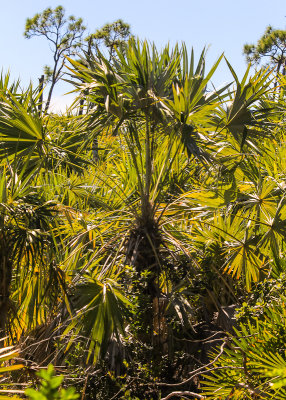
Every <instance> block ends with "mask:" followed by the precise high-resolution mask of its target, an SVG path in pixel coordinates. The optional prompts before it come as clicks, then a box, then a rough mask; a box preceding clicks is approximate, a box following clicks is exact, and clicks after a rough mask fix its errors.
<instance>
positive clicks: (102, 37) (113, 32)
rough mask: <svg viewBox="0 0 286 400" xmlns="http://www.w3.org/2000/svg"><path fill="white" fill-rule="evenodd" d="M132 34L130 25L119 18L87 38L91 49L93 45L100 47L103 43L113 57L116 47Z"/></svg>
mask: <svg viewBox="0 0 286 400" xmlns="http://www.w3.org/2000/svg"><path fill="white" fill-rule="evenodd" d="M129 36H130V25H129V24H127V23H126V22H124V21H122V19H118V20H117V21H114V22H112V23H111V24H105V25H104V26H103V27H102V28H100V29H98V30H97V31H96V32H95V33H93V34H91V35H89V36H88V37H87V38H86V39H85V40H86V41H87V42H88V45H89V50H91V48H92V47H95V48H98V47H99V48H100V47H101V45H102V44H103V45H104V46H105V47H106V48H107V49H108V51H109V57H110V58H112V56H113V55H114V51H115V48H116V47H119V46H120V45H122V44H123V43H124V42H125V41H126V40H127V39H128V38H129Z"/></svg>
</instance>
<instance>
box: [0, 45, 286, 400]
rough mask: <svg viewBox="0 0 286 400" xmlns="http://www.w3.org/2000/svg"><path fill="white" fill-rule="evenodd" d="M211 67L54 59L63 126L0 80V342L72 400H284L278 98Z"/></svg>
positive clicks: (259, 82) (140, 59) (178, 57)
mask: <svg viewBox="0 0 286 400" xmlns="http://www.w3.org/2000/svg"><path fill="white" fill-rule="evenodd" d="M220 62H223V60H222V57H220V58H219V60H218V61H217V63H215V65H214V66H213V67H212V68H211V69H210V71H209V72H207V73H205V52H204V51H203V52H202V54H201V56H200V58H199V61H198V63H197V64H195V61H194V55H193V53H192V54H191V56H190V57H188V54H187V51H186V48H185V47H184V46H182V47H181V48H179V47H175V48H174V49H171V48H169V47H166V48H164V49H163V50H162V51H158V50H157V49H156V47H155V46H154V45H150V44H148V43H146V42H143V43H142V42H139V41H137V40H135V39H131V40H130V41H129V42H128V44H127V45H126V46H123V47H122V48H120V49H118V50H117V55H116V57H114V58H113V59H112V60H111V61H110V60H106V59H105V58H104V56H103V55H102V54H100V53H99V54H97V55H96V56H95V55H86V58H84V59H81V60H79V61H73V60H70V70H69V72H70V81H71V82H73V85H74V87H75V91H76V92H77V93H78V100H77V103H75V110H76V107H77V104H81V107H82V111H83V112H82V113H80V115H78V116H76V112H75V111H74V112H73V113H71V114H69V115H62V116H58V115H52V114H46V115H41V114H40V113H39V108H38V103H39V98H40V95H39V93H38V92H37V90H35V91H34V90H33V89H32V88H29V89H28V90H27V91H25V92H21V91H20V89H19V86H18V84H17V83H16V84H11V83H9V79H8V77H5V76H2V78H1V80H0V135H1V138H0V142H1V147H0V157H1V179H0V196H1V203H0V208H1V214H0V215H1V225H0V234H1V253H0V278H1V279H0V282H1V284H0V315H1V320H0V328H1V330H2V333H3V336H4V335H8V338H9V339H7V340H8V341H9V342H11V343H19V342H20V343H21V348H22V357H25V358H26V360H27V361H26V362H27V363H28V365H29V366H31V365H33V366H45V365H47V364H48V363H50V362H51V363H53V364H55V365H57V366H65V367H67V371H69V372H68V373H67V378H70V377H71V375H72V374H74V373H75V371H76V373H77V376H76V378H77V379H78V382H79V383H78V389H79V390H83V396H86V398H95V397H94V396H97V397H96V398H99V399H100V398H102V399H104V398H130V399H135V398H136V397H137V398H138V397H139V398H146V399H149V398H150V399H153V398H154V399H155V398H160V396H161V397H162V398H166V399H167V398H171V397H175V396H177V397H180V396H181V397H182V398H183V397H185V398H192V397H193V398H194V397H197V398H205V397H204V396H207V397H208V398H211V399H219V398H223V399H227V398H230V396H232V397H231V398H236V399H247V398H278V397H279V396H280V398H285V394H284V389H283V387H284V383H285V382H284V376H285V362H286V360H285V354H284V345H285V343H284V341H283V340H282V339H281V337H283V335H285V327H284V313H285V310H284V301H283V297H282V296H283V290H284V289H283V288H284V287H285V277H284V273H285V261H284V258H285V250H284V246H285V245H284V237H285V229H286V225H285V214H286V208H285V174H286V164H285V148H286V147H285V134H284V113H285V101H284V98H283V89H281V90H280V91H279V93H278V89H277V88H276V89H273V86H274V85H272V80H271V77H272V74H271V71H267V70H261V71H258V72H256V73H255V74H254V75H253V76H250V72H249V69H248V70H247V71H246V74H245V75H244V77H243V78H242V80H241V81H239V80H238V78H237V76H236V74H235V72H234V71H233V69H232V67H231V66H230V65H229V68H230V70H231V72H232V74H233V79H234V82H233V84H231V85H228V86H226V87H224V88H222V89H220V90H214V91H210V88H211V83H210V82H211V78H212V76H213V74H214V72H215V70H216V68H217V67H218V65H219V63H220ZM281 86H282V88H283V81H281ZM82 98H83V99H84V103H83V102H82V101H80V100H81V99H82ZM281 298H282V300H281ZM241 306H242V308H240V307H241ZM267 306H269V310H268V311H266V307H267ZM235 308H236V309H240V311H239V316H238V321H237V322H236V323H234V321H233V318H231V316H230V312H231V310H234V309H235ZM224 315H225V316H226V317H225V318H223V316H224ZM275 329H277V330H278V331H279V335H280V338H279V339H277V335H276V334H275V333H274V332H273V330H275ZM254 338H257V340H255V339H254ZM255 346H256V347H255ZM252 347H253V348H256V350H253V351H252ZM69 367H70V368H69ZM85 369H87V370H88V375H87V376H86V377H84V374H85V372H84V371H85ZM208 370H209V372H208V373H207V371H208ZM94 371H95V372H94ZM82 381H84V384H81V382H82ZM74 382H77V381H74ZM83 387H84V389H82V388H83ZM175 393H177V394H175ZM128 396H129V397H128ZM255 396H256V397H255ZM257 396H258V397H257ZM259 396H260V397H259ZM273 396H274V397H273ZM283 396H284V397H283ZM83 398H84V397H83Z"/></svg>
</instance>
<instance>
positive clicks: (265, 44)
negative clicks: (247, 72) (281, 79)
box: [243, 26, 286, 72]
mask: <svg viewBox="0 0 286 400" xmlns="http://www.w3.org/2000/svg"><path fill="white" fill-rule="evenodd" d="M243 52H244V54H245V55H246V59H247V61H248V62H254V63H259V62H260V61H261V60H262V59H264V58H267V59H268V64H272V65H274V66H276V67H277V72H280V68H281V66H283V65H284V63H285V55H286V31H285V30H281V29H273V27H272V26H268V27H267V28H266V30H265V32H264V34H263V35H262V37H261V38H260V39H259V40H258V42H257V44H256V45H254V44H246V45H245V46H244V49H243Z"/></svg>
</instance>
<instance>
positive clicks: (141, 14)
mask: <svg viewBox="0 0 286 400" xmlns="http://www.w3.org/2000/svg"><path fill="white" fill-rule="evenodd" d="M0 4H1V14H0V54H1V58H0V60H1V62H0V69H1V68H2V69H3V70H4V71H7V70H8V69H9V70H10V71H11V74H12V76H13V77H14V78H16V77H20V78H21V80H22V82H23V84H24V85H26V84H27V83H28V82H29V81H30V80H33V81H34V82H35V83H36V82H37V78H38V77H39V76H40V75H41V73H42V68H43V65H45V64H49V63H50V61H51V52H50V50H49V47H48V44H47V42H46V41H45V39H44V38H32V39H30V40H27V39H25V38H24V36H23V31H24V26H25V20H26V18H27V17H32V16H33V15H34V14H35V13H37V12H40V11H42V10H44V9H45V8H46V7H49V6H50V7H53V8H54V7H56V6H58V5H62V6H64V7H65V9H66V14H67V15H70V14H73V15H75V16H76V17H82V18H83V20H84V22H85V24H86V26H87V27H88V30H89V31H90V32H93V31H95V30H96V29H98V28H100V27H101V26H102V25H104V24H105V23H107V22H112V21H114V20H116V19H118V18H122V19H123V20H124V21H126V22H128V23H129V24H130V25H131V29H132V33H133V34H135V35H137V36H139V37H140V38H142V39H145V38H146V39H148V40H151V41H154V42H155V43H156V44H157V46H158V47H162V46H163V45H164V44H166V43H167V42H168V41H169V42H170V43H171V44H174V43H175V42H177V41H178V42H181V41H184V42H186V44H187V47H188V48H191V47H192V46H193V47H194V50H195V54H197V55H198V54H199V53H200V51H201V50H202V48H203V47H204V46H206V45H207V46H208V45H210V49H209V51H208V56H207V60H208V64H209V65H210V64H211V63H213V62H214V61H215V60H216V59H217V58H218V56H219V55H220V54H221V53H222V52H224V53H225V55H226V57H227V58H228V59H229V61H230V62H231V64H232V65H233V67H234V69H235V71H237V73H238V74H239V75H240V76H241V75H242V73H243V71H244V70H245V67H246V64H245V60H244V57H243V55H242V48H243V45H244V44H245V43H247V42H248V43H249V42H250V43H254V42H256V41H257V39H258V38H259V37H260V36H261V34H262V33H263V32H264V30H265V27H266V26H267V25H269V24H270V25H273V26H274V27H275V28H281V29H284V28H286V18H285V16H286V2H285V0H272V1H271V2H270V1H269V0H240V1H238V0H235V1H234V0H217V1H215V0H201V1H200V0H177V1H175V0H174V1H171V0H165V1H164V0H145V1H138V0H120V1H115V0H105V1H104V0H100V1H99V0H50V1H47V0H22V1H21V0H2V1H0ZM230 79H231V77H230V75H229V73H228V71H227V68H226V67H225V66H224V65H222V66H221V67H220V68H219V70H218V71H217V73H216V75H215V78H214V82H215V84H216V85H219V84H221V83H224V82H226V81H229V80H230ZM66 90H68V88H66V87H63V86H60V87H58V88H57V90H56V93H55V95H56V97H57V101H58V103H59V104H60V103H61V102H64V101H67V100H60V99H59V96H60V95H61V94H62V93H63V92H64V91H66Z"/></svg>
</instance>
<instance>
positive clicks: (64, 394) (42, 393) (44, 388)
mask: <svg viewBox="0 0 286 400" xmlns="http://www.w3.org/2000/svg"><path fill="white" fill-rule="evenodd" d="M37 375H38V377H39V378H41V384H40V387H39V389H38V390H36V389H32V388H29V389H26V391H25V394H26V395H27V396H28V398H29V399H31V400H76V399H78V398H79V395H78V394H77V393H76V392H75V389H74V388H72V387H69V388H68V389H61V384H62V382H63V376H55V370H54V367H53V366H52V364H50V365H49V366H48V369H47V370H44V369H43V370H41V371H40V372H38V373H37Z"/></svg>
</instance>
